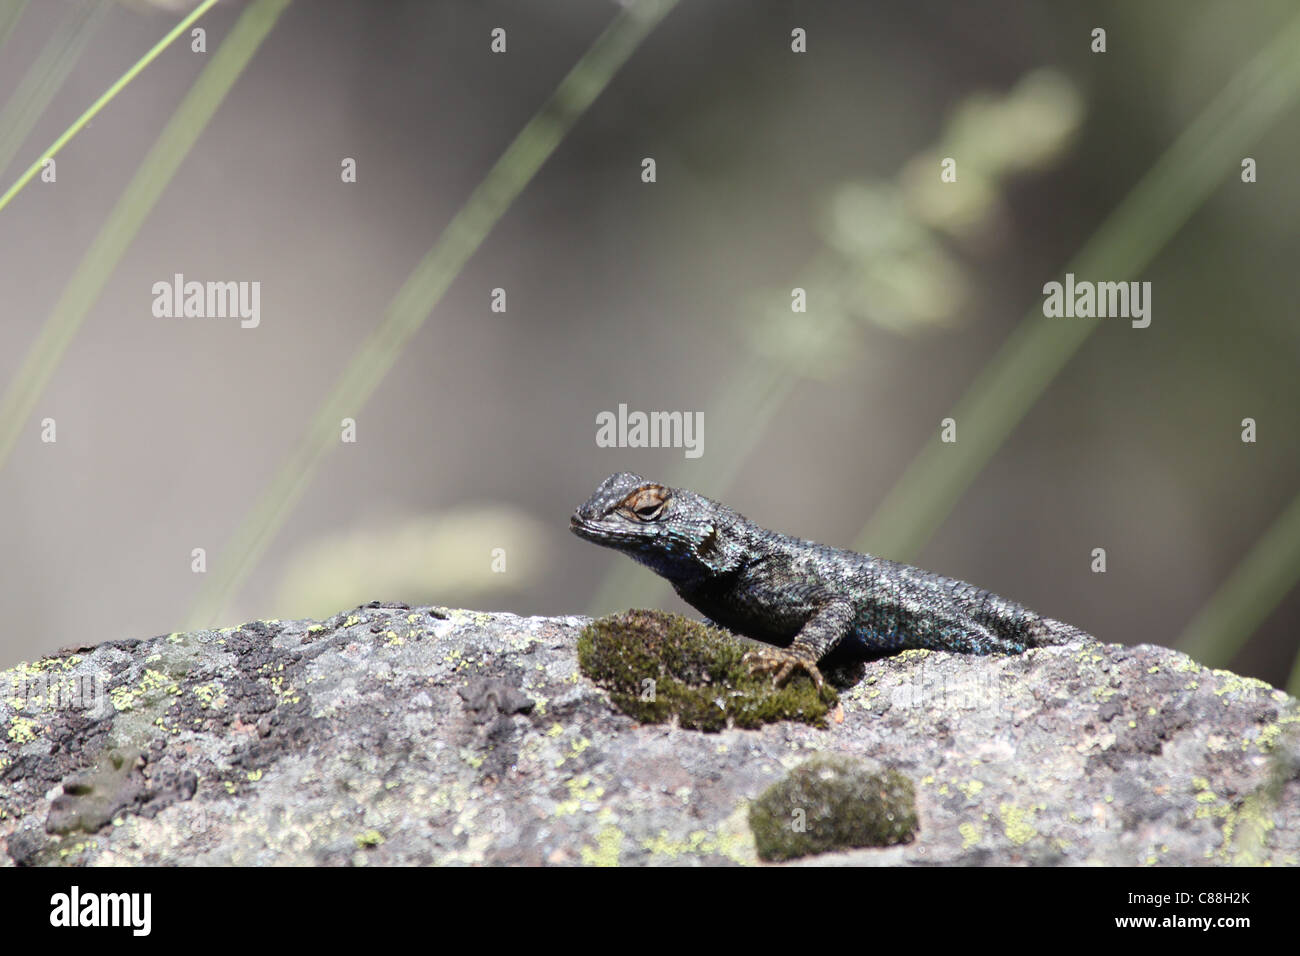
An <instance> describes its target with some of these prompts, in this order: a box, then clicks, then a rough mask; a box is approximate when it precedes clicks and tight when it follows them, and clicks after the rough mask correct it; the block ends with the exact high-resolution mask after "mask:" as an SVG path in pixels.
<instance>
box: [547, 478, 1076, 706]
mask: <svg viewBox="0 0 1300 956" xmlns="http://www.w3.org/2000/svg"><path fill="white" fill-rule="evenodd" d="M569 529H570V530H571V531H572V532H573V533H574V534H576V535H578V536H579V537H580V538H585V539H586V540H588V541H593V542H595V543H596V544H599V545H603V546H605V547H607V548H614V549H616V550H618V551H622V552H623V553H624V554H626V555H628V556H629V557H631V558H633V559H634V560H636V561H639V562H641V563H642V564H644V565H645V566H646V567H648V568H650V569H651V570H652V571H654V572H655V573H656V574H658V575H660V576H661V577H663V578H666V579H667V580H668V582H669V583H670V584H672V586H673V589H674V590H675V591H676V592H677V593H678V594H679V595H681V597H682V599H683V600H684V601H686V602H687V603H688V604H690V605H691V606H692V607H694V608H696V609H697V610H699V611H701V612H703V613H704V614H705V615H706V616H707V617H708V618H709V619H710V620H712V621H713V622H715V623H717V624H721V625H722V626H724V627H727V628H729V629H731V630H732V631H735V632H737V633H740V634H744V635H745V636H747V637H751V638H755V639H756V640H760V641H763V642H765V643H767V644H773V645H776V647H775V648H773V649H764V650H762V651H756V652H753V653H752V654H751V655H749V661H750V666H751V668H752V669H753V670H754V671H755V672H761V673H772V674H773V675H774V682H775V683H777V684H782V683H784V682H785V681H786V680H787V679H788V678H789V677H790V675H791V674H792V673H793V672H794V671H795V670H796V669H801V670H804V671H807V672H808V674H809V675H810V676H811V677H812V678H813V680H814V681H816V683H817V685H818V687H821V685H822V675H821V671H820V670H819V669H818V664H819V663H820V662H821V661H822V660H823V659H824V658H825V657H826V655H827V654H829V653H830V652H831V651H832V650H835V649H836V648H837V647H840V646H841V645H849V646H851V647H854V648H856V649H857V650H859V651H861V652H865V653H881V652H889V651H895V650H902V649H903V648H908V647H921V648H931V649H933V650H944V651H960V652H963V653H967V654H1018V653H1021V652H1023V651H1025V650H1026V649H1027V648H1030V647H1038V646H1042V645H1046V644H1061V643H1065V642H1066V641H1071V640H1080V639H1086V638H1088V635H1087V634H1085V633H1084V632H1083V631H1081V630H1079V629H1078V628H1075V627H1072V626H1071V625H1069V624H1063V623H1061V622H1060V621H1054V620H1051V619H1050V618H1045V617H1042V616H1041V615H1039V614H1036V613H1034V612H1033V611H1031V610H1029V609H1028V608H1026V607H1022V606H1021V605H1019V604H1016V603H1015V602H1014V601H1008V600H1006V599H1005V598H1001V597H998V596H997V595H996V594H992V593H990V592H989V591H985V590H983V589H982V588H978V587H975V586H974V585H973V584H967V583H966V582H964V581H957V580H954V579H953V578H947V577H944V576H942V575H939V574H935V573H933V572H931V571H923V570H921V569H920V568H914V567H911V566H910V565H906V564H900V563H898V562H896V561H888V560H886V559H884V558H876V557H872V556H871V555H866V554H858V553H857V552H854V551H844V550H841V549H839V548H831V547H827V546H826V545H823V544H817V543H816V542H813V541H807V540H804V539H802V538H794V537H791V536H789V535H785V534H780V533H778V532H776V531H768V530H767V529H766V528H760V527H759V526H758V525H756V524H754V523H753V522H751V521H749V520H748V519H747V518H745V517H744V516H743V515H741V514H738V513H737V512H735V511H732V510H731V509H730V508H728V507H727V506H726V505H724V504H721V503H720V502H717V501H714V500H712V499H711V498H705V497H704V496H703V495H697V494H695V493H694V492H693V491H688V490H686V489H685V488H669V487H667V486H665V485H661V484H659V483H657V482H653V481H647V480H646V479H644V478H642V477H641V476H640V475H632V474H628V473H626V472H622V473H619V474H616V475H610V476H609V477H608V478H606V479H605V480H604V481H603V482H601V484H600V487H599V488H597V489H596V492H595V494H593V495H592V496H591V497H590V498H589V499H587V501H586V503H585V504H583V505H582V506H581V507H579V508H578V510H577V511H575V512H574V513H573V517H572V518H570V519H569Z"/></svg>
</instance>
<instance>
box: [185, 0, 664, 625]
mask: <svg viewBox="0 0 1300 956" xmlns="http://www.w3.org/2000/svg"><path fill="white" fill-rule="evenodd" d="M676 3H677V0H651V2H645V0H642V2H640V3H636V4H633V5H631V6H628V7H626V8H624V9H623V10H621V11H620V12H619V14H618V15H617V16H616V17H615V19H614V20H613V22H612V23H611V24H610V25H609V26H608V27H607V28H606V29H605V31H604V32H603V33H601V35H600V36H599V37H598V38H597V39H596V41H595V43H594V44H593V45H592V46H591V48H590V49H589V50H588V51H587V52H586V53H585V54H584V55H583V57H582V59H581V60H579V61H578V62H577V64H576V65H575V66H574V67H573V69H572V70H570V71H569V73H568V75H567V76H565V77H564V79H563V80H562V81H561V82H560V84H559V86H558V87H556V89H555V92H554V93H552V94H551V96H550V98H549V99H548V100H547V101H546V102H545V103H544V104H542V107H541V109H539V110H538V111H537V113H536V114H535V115H534V116H533V118H532V119H530V120H529V121H528V123H527V124H526V125H525V126H524V128H523V129H522V130H520V132H519V135H518V136H516V137H515V139H514V141H513V142H512V143H511V144H510V145H509V146H508V147H507V148H506V151H505V152H504V153H503V154H502V155H501V158H500V159H498V160H497V162H496V164H495V165H494V166H493V167H492V169H491V170H490V171H489V172H488V174H487V176H486V177H484V179H483V181H482V182H480V183H479V185H478V186H477V187H476V188H475V189H474V192H473V193H471V194H470V196H469V198H468V199H467V200H466V201H465V205H464V206H462V207H461V209H460V211H459V212H457V213H456V215H455V217H454V218H453V219H452V220H451V222H450V223H449V224H448V225H447V227H446V229H445V230H444V231H443V233H442V235H441V236H440V237H439V238H438V241H437V242H436V243H435V244H434V246H433V248H432V249H430V250H429V252H428V254H427V255H425V257H424V259H423V260H421V262H420V263H419V265H417V266H416V267H415V270H414V271H413V272H412V273H411V275H410V276H409V277H408V278H407V280H406V281H405V282H404V283H403V284H402V287H401V288H400V289H399V290H398V292H397V294H396V296H395V297H394V299H393V301H392V303H391V304H390V305H389V307H388V311H387V313H386V314H385V316H384V319H383V321H382V322H381V323H380V324H379V326H378V327H377V328H376V329H375V331H374V332H373V333H372V334H371V336H370V338H369V339H368V340H367V341H366V342H365V344H364V345H362V346H361V349H360V351H359V352H358V354H357V357H356V358H355V359H354V360H353V361H352V363H351V364H350V365H349V366H348V367H347V368H346V369H345V370H344V371H343V374H342V375H341V376H340V377H339V380H338V381H337V382H336V383H335V385H334V388H333V390H332V391H331V392H330V393H329V395H328V396H327V397H326V399H325V401H324V402H323V403H322V404H321V406H320V407H319V409H318V411H317V412H316V415H315V417H314V419H313V420H312V422H311V424H310V425H309V427H308V429H307V431H306V432H305V433H304V434H303V436H302V438H301V439H300V440H299V442H298V444H297V445H296V447H295V448H294V450H293V452H292V453H291V454H290V456H289V458H288V459H287V460H286V461H285V463H284V464H283V465H282V466H281V467H280V469H279V471H278V472H277V473H276V475H275V477H274V478H273V479H272V481H271V483H270V485H268V486H267V488H266V490H265V491H264V492H263V493H262V496H261V497H260V498H259V499H258V501H257V503H256V504H255V505H254V507H253V508H252V510H251V511H250V512H249V513H248V514H247V515H246V516H245V518H244V520H243V522H242V523H241V524H240V526H239V528H238V529H237V530H236V532H235V534H234V536H233V538H232V540H231V543H230V545H229V546H228V548H227V551H226V553H225V554H224V555H223V556H222V561H221V562H220V564H219V565H218V567H217V568H216V569H215V570H214V571H211V572H209V574H208V577H207V579H206V581H205V583H204V586H203V588H202V590H201V591H200V594H199V596H198V599H197V601H196V603H195V606H194V609H193V611H192V612H191V615H190V622H189V625H188V627H191V628H194V627H206V626H208V625H210V624H212V623H213V622H214V621H215V620H216V618H217V616H218V615H219V614H220V613H221V611H222V609H223V608H224V607H225V605H226V602H227V601H228V600H229V599H230V597H231V596H232V595H233V594H234V593H235V591H236V590H238V588H239V587H240V586H241V585H242V584H243V582H244V581H245V580H246V579H247V577H248V575H249V574H250V573H251V572H252V569H253V567H254V566H255V565H256V563H257V561H258V560H259V559H260V558H261V556H262V554H263V553H264V552H265V550H266V548H267V546H268V545H269V544H270V542H271V541H272V540H273V539H274V537H275V535H276V534H277V533H278V532H279V530H280V528H281V527H283V525H284V522H285V521H286V520H287V518H288V515H289V512H290V511H291V510H292V509H293V507H294V505H295V504H296V503H297V502H298V500H299V499H300V498H301V497H302V493H303V491H304V490H305V489H306V488H307V486H308V484H310V482H311V480H312V477H313V476H314V474H315V471H316V469H317V467H318V466H319V464H320V461H321V459H322V458H323V456H324V455H325V453H326V452H328V451H329V450H330V449H331V448H332V447H333V446H334V445H336V444H337V443H338V440H339V422H340V420H341V419H343V418H345V417H355V416H356V415H357V413H358V412H359V411H360V410H361V408H362V407H363V406H364V405H365V403H366V402H367V401H368V400H369V398H370V396H371V395H372V394H373V393H374V390H375V389H376V388H377V387H378V385H379V383H380V382H381V381H382V380H383V378H384V376H385V375H386V374H387V373H388V371H389V369H391V368H392V366H393V363H394V362H396V361H397V358H398V356H399V355H400V354H401V352H402V349H403V347H404V346H405V344H406V342H407V341H408V340H409V339H410V337H411V336H412V335H414V334H415V332H416V331H417V330H418V329H419V328H420V327H421V326H422V325H423V324H424V322H425V320H426V319H427V318H428V315H429V313H430V311H432V309H433V308H434V306H436V305H437V304H438V301H439V300H440V299H441V298H442V296H443V293H444V292H446V290H447V288H448V286H450V285H451V283H452V280H454V279H455V278H456V276H457V274H458V273H459V272H460V270H461V268H462V267H463V266H464V265H465V263H466V262H467V261H468V260H469V258H470V256H472V255H473V254H474V252H475V251H476V250H477V249H478V247H479V245H480V244H481V243H482V242H483V240H484V238H485V237H486V236H487V235H488V233H489V232H490V231H491V229H492V227H493V226H494V225H496V223H497V221H498V220H499V219H500V218H501V216H502V215H503V214H504V213H505V211H506V209H508V208H509V206H510V204H511V203H512V202H513V201H514V200H515V197H517V196H518V195H519V194H520V192H522V191H523V188H524V187H525V186H526V185H527V184H528V182H529V180H531V179H532V177H533V175H534V174H535V173H536V172H537V170H538V169H540V168H541V166H542V164H543V163H544V162H545V161H546V159H547V158H548V157H549V156H550V155H551V153H552V152H554V150H555V148H556V146H558V145H559V143H560V141H561V140H562V139H563V138H564V136H565V134H566V133H567V132H568V131H569V129H570V128H571V127H572V126H573V124H574V123H575V122H576V121H577V119H578V117H580V116H581V115H582V113H583V112H584V111H585V110H586V109H587V107H588V106H590V105H591V103H592V102H593V101H594V100H595V99H596V97H597V96H599V95H600V93H601V91H603V90H604V89H605V87H606V86H607V85H608V84H609V82H610V80H611V79H613V76H614V74H615V73H616V72H617V71H618V69H619V68H620V67H621V66H622V65H623V63H624V62H626V60H627V59H628V57H630V56H631V55H632V52H633V51H634V50H635V49H636V48H637V47H638V46H639V45H640V43H641V41H642V40H643V39H644V38H645V37H646V36H647V35H648V34H649V33H650V32H651V31H652V30H653V29H654V28H655V26H656V25H657V24H658V23H659V21H660V20H662V19H663V18H664V17H665V16H666V15H667V14H668V12H669V11H670V10H671V9H672V8H673V7H674V6H676Z"/></svg>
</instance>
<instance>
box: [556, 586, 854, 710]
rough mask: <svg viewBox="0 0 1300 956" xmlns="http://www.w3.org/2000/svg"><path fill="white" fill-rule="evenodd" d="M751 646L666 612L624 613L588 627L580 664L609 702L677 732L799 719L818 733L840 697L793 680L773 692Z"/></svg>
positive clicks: (801, 678) (804, 680)
mask: <svg viewBox="0 0 1300 956" xmlns="http://www.w3.org/2000/svg"><path fill="white" fill-rule="evenodd" d="M747 650H748V648H747V647H746V646H745V645H744V644H742V643H741V642H740V641H738V640H736V639H735V638H734V637H733V636H732V635H731V634H729V633H727V632H726V631H723V630H721V629H719V628H715V627H708V626H707V625H704V624H701V623H699V622H698V621H691V620H688V619H686V618H684V617H681V616H680V615H677V614H668V613H666V612H664V611H627V612H625V613H623V614H612V615H610V616H609V617H602V618H600V619H598V620H595V621H592V622H591V624H590V625H588V626H587V628H586V629H585V630H584V631H583V632H582V635H581V636H580V637H579V638H578V666H579V667H580V668H581V670H582V672H583V673H584V674H585V675H587V677H589V678H591V679H592V680H593V681H595V682H596V683H597V684H599V685H600V686H601V687H603V688H605V690H607V691H609V695H610V697H611V698H612V699H613V701H614V704H615V705H616V706H617V707H618V708H619V710H621V711H623V712H624V713H625V714H627V715H628V716H629V717H633V718H635V719H636V720H639V721H641V722H642V723H647V724H657V723H664V722H665V721H668V720H670V719H671V718H673V717H676V718H677V720H678V722H679V724H680V725H681V726H682V727H688V728H691V729H694V730H714V731H716V730H722V729H724V728H726V727H727V726H728V725H734V726H736V727H749V728H752V727H761V726H762V725H763V724H767V723H771V722H773V721H777V720H801V721H803V722H804V723H808V724H813V725H814V726H818V727H822V726H825V724H826V714H827V712H828V711H829V710H830V709H831V708H832V707H834V706H835V704H836V703H837V701H838V699H839V698H838V695H837V694H836V693H835V690H834V689H833V688H831V687H829V686H827V687H826V688H824V689H823V690H822V691H821V692H820V693H818V691H817V688H816V686H815V685H814V684H813V682H812V679H811V678H809V677H808V676H807V675H806V674H802V673H800V674H796V675H795V676H794V677H793V678H792V679H791V680H790V681H789V683H787V684H786V685H785V686H784V687H780V688H774V687H773V686H772V679H771V677H770V676H766V675H757V676H751V675H750V673H749V665H748V664H745V663H743V662H742V658H743V657H744V656H745V653H746V651H747Z"/></svg>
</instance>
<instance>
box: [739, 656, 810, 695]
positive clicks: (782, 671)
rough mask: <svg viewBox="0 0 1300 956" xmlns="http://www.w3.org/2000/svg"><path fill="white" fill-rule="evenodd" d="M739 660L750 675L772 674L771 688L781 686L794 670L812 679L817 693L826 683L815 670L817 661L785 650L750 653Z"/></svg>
mask: <svg viewBox="0 0 1300 956" xmlns="http://www.w3.org/2000/svg"><path fill="white" fill-rule="evenodd" d="M741 660H742V663H746V664H748V665H749V672H750V673H751V674H772V675H773V677H772V686H773V687H781V686H783V685H784V684H785V682H786V681H788V680H789V679H790V677H791V676H792V675H793V674H794V672H795V671H796V670H802V671H804V672H805V673H807V675H808V676H809V677H811V678H812V679H813V683H814V684H816V685H817V691H818V693H820V692H821V690H822V687H823V686H824V685H825V683H826V682H825V680H823V678H822V672H821V671H820V670H818V669H817V661H815V660H813V659H812V658H811V657H805V656H803V655H802V654H800V653H798V652H797V651H791V650H789V649H787V648H779V647H778V648H772V649H770V650H769V649H767V648H764V649H763V650H761V651H750V652H748V653H747V654H746V655H745V656H744V657H743V658H742V659H741Z"/></svg>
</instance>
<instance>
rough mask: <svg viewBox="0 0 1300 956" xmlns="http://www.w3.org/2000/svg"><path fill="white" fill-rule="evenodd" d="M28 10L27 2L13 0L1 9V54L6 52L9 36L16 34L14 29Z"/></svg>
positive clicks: (25, 0)
mask: <svg viewBox="0 0 1300 956" xmlns="http://www.w3.org/2000/svg"><path fill="white" fill-rule="evenodd" d="M26 9H27V0H11V2H10V3H8V4H7V5H5V6H4V7H3V8H0V52H3V51H4V48H5V44H6V43H8V42H9V35H10V34H11V33H13V32H14V27H15V26H17V25H18V21H19V20H20V19H22V15H23V11H24V10H26Z"/></svg>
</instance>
